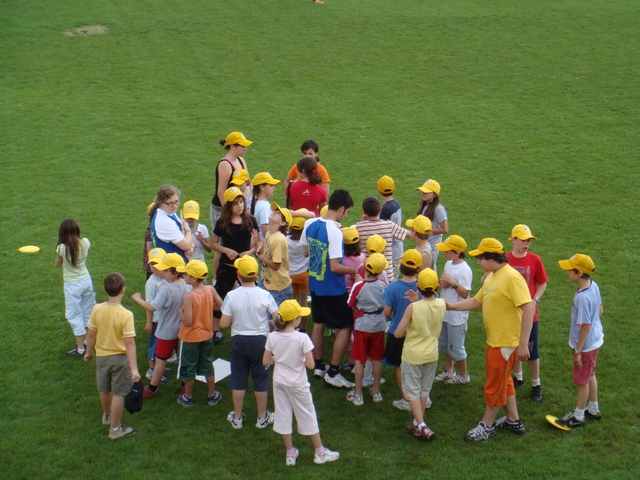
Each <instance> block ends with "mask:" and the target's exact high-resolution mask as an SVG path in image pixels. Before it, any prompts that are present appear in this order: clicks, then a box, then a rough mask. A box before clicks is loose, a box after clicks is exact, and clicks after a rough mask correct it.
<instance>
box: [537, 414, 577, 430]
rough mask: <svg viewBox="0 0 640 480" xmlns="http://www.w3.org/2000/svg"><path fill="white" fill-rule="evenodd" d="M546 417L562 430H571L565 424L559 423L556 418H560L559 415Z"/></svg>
mask: <svg viewBox="0 0 640 480" xmlns="http://www.w3.org/2000/svg"><path fill="white" fill-rule="evenodd" d="M544 418H546V419H547V422H549V423H550V424H551V425H553V426H554V427H556V428H559V429H560V430H564V431H565V432H568V431H569V430H571V428H570V427H565V426H564V425H560V424H559V423H557V422H556V420H558V417H554V416H553V415H547V416H546V417H544Z"/></svg>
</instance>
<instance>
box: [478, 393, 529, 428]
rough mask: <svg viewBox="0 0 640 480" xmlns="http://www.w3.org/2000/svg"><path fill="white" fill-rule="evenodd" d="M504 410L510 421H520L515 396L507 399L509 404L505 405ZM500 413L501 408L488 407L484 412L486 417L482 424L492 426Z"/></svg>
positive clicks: (483, 418)
mask: <svg viewBox="0 0 640 480" xmlns="http://www.w3.org/2000/svg"><path fill="white" fill-rule="evenodd" d="M504 409H505V411H506V413H507V418H508V419H509V420H512V421H514V422H515V421H517V420H520V417H519V415H518V405H517V404H516V396H515V395H511V396H510V397H507V404H506V405H505V407H504ZM499 411H500V407H499V406H496V407H493V408H489V406H486V407H485V410H484V416H483V417H482V423H484V424H485V425H486V426H488V427H490V426H492V425H493V422H494V421H495V419H496V416H497V415H498V412H499Z"/></svg>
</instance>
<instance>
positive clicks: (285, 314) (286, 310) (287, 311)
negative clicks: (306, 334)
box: [278, 300, 311, 322]
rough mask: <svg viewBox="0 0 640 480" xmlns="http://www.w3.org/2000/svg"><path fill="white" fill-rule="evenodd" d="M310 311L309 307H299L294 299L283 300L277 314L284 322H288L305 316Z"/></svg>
mask: <svg viewBox="0 0 640 480" xmlns="http://www.w3.org/2000/svg"><path fill="white" fill-rule="evenodd" d="M310 313H311V309H310V308H307V307H301V306H300V304H299V303H298V302H297V301H296V300H285V301H284V302H282V303H281V304H280V308H278V315H280V318H281V319H282V320H283V321H285V322H290V321H291V320H295V319H296V318H298V317H306V316H308V315H309V314H310Z"/></svg>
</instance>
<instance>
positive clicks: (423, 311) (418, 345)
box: [402, 298, 447, 365]
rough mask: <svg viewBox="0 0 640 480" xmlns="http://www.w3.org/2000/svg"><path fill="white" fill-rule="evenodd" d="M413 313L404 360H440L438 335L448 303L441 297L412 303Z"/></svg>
mask: <svg viewBox="0 0 640 480" xmlns="http://www.w3.org/2000/svg"><path fill="white" fill-rule="evenodd" d="M411 305H412V307H413V315H412V316H411V322H409V325H408V326H407V333H406V336H405V339H404V347H402V361H403V362H407V363H410V364H412V365H424V364H425V363H431V362H437V361H438V337H439V336H440V330H442V319H443V318H444V314H445V312H446V311H447V305H446V304H445V301H444V300H443V299H441V298H436V299H435V300H431V301H429V300H420V301H418V302H415V303H412V304H411Z"/></svg>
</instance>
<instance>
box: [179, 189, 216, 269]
mask: <svg viewBox="0 0 640 480" xmlns="http://www.w3.org/2000/svg"><path fill="white" fill-rule="evenodd" d="M182 217H183V218H184V220H185V222H187V225H189V230H191V236H192V237H193V246H194V248H195V250H194V251H193V255H191V260H200V261H201V262H206V260H205V258H204V251H203V250H206V251H207V252H210V251H211V243H210V240H209V230H207V226H206V225H203V224H201V223H198V219H199V218H200V205H198V202H196V201H195V200H189V201H188V202H185V204H184V205H183V206H182Z"/></svg>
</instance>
